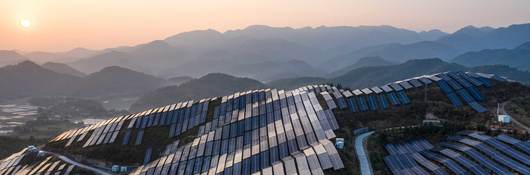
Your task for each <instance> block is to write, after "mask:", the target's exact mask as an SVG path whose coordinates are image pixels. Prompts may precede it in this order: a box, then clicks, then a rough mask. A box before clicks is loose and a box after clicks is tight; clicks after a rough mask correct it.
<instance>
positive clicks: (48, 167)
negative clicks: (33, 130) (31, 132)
mask: <svg viewBox="0 0 530 175" xmlns="http://www.w3.org/2000/svg"><path fill="white" fill-rule="evenodd" d="M25 153H26V149H24V150H22V151H21V152H19V153H16V154H14V155H12V156H10V157H8V158H6V159H4V160H2V162H0V175H11V174H48V175H70V174H71V173H72V171H73V170H74V168H76V166H75V165H72V164H69V163H66V162H63V161H61V160H59V159H57V158H54V157H52V156H48V157H45V158H43V160H42V161H39V162H34V164H28V163H27V161H21V160H22V159H23V158H24V157H25V156H26V154H25Z"/></svg>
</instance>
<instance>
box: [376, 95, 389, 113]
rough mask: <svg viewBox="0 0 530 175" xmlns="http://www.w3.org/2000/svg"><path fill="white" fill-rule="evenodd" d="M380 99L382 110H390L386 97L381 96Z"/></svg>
mask: <svg viewBox="0 0 530 175" xmlns="http://www.w3.org/2000/svg"><path fill="white" fill-rule="evenodd" d="M378 97H379V104H380V105H381V108H383V109H386V108H388V106H389V105H388V101H387V100H386V98H385V95H384V94H379V95H378Z"/></svg>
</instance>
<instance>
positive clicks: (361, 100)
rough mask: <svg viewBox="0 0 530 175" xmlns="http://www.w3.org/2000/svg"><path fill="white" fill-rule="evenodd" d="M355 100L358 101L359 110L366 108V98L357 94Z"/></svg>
mask: <svg viewBox="0 0 530 175" xmlns="http://www.w3.org/2000/svg"><path fill="white" fill-rule="evenodd" d="M357 102H358V103H357V104H359V110H361V111H363V112H364V111H367V110H368V105H367V104H366V100H365V99H364V97H363V96H358V97H357Z"/></svg>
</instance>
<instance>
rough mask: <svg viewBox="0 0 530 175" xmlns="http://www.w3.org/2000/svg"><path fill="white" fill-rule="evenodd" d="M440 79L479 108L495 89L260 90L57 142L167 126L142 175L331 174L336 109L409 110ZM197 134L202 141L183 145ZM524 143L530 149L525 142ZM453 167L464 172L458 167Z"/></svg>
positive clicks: (93, 128)
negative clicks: (415, 93)
mask: <svg viewBox="0 0 530 175" xmlns="http://www.w3.org/2000/svg"><path fill="white" fill-rule="evenodd" d="M433 82H437V83H436V84H438V85H439V86H440V87H441V88H442V90H443V91H444V92H446V91H447V92H446V94H451V93H452V94H453V95H454V96H455V97H456V99H458V98H457V94H458V95H460V96H461V97H462V98H464V100H465V101H466V102H467V103H468V104H469V105H470V106H472V107H473V106H475V107H474V109H479V108H480V107H481V106H480V104H478V102H477V101H481V100H482V99H483V97H482V95H481V94H480V92H479V91H478V89H477V88H476V87H477V86H490V85H491V82H490V80H489V79H488V78H486V77H484V76H481V75H479V74H472V73H462V72H457V73H443V74H437V75H429V76H420V77H414V78H411V79H407V80H402V81H396V82H393V83H389V84H386V85H383V86H375V87H371V88H364V89H355V90H347V89H338V88H336V87H334V86H330V85H310V86H305V87H301V88H298V89H295V90H292V91H283V90H276V89H261V90H252V91H246V92H237V93H234V94H231V95H227V96H223V97H217V98H207V99H202V100H198V101H193V100H190V101H185V102H180V103H176V104H171V105H167V106H163V107H159V108H154V109H149V110H146V111H143V112H139V113H135V114H130V115H123V116H116V117H113V118H110V119H108V120H104V121H101V122H98V123H96V124H94V125H90V126H88V127H84V128H79V129H73V130H69V131H66V132H64V133H62V134H59V135H58V136H56V137H54V138H52V139H51V140H50V143H54V144H55V145H59V146H64V147H76V148H81V149H84V148H87V147H96V146H99V145H106V144H117V145H124V146H131V147H135V146H139V145H143V144H144V143H143V140H144V136H145V135H146V134H145V133H146V132H150V129H151V128H154V129H158V128H164V129H167V130H168V133H167V137H168V138H170V139H173V140H174V142H173V143H172V144H169V145H166V150H165V151H164V152H163V154H162V156H160V157H153V155H155V154H154V153H153V151H154V149H152V148H151V147H148V148H147V150H145V156H144V160H143V162H144V166H142V168H139V169H137V171H136V173H137V174H152V173H155V174H175V173H177V174H191V173H193V174H217V173H227V174H254V173H263V174H285V173H286V174H293V173H294V174H296V173H299V174H305V173H312V174H322V173H323V171H324V170H327V169H334V170H337V169H341V168H343V167H344V165H343V163H342V160H341V159H340V156H339V154H338V152H337V150H336V149H335V147H334V144H333V143H332V142H331V141H330V140H331V139H334V138H335V137H336V136H335V133H334V130H336V129H338V128H339V124H338V122H337V120H336V119H335V116H334V113H333V110H349V111H350V112H368V111H378V110H384V109H387V108H389V107H391V106H402V105H406V104H409V103H411V99H410V98H409V96H408V95H407V94H406V91H409V90H412V89H414V88H421V87H424V86H427V85H431V84H433ZM442 86H443V87H442ZM448 96H449V95H448ZM450 99H451V97H450ZM192 129H193V130H192ZM190 134H192V136H195V137H194V140H192V141H189V142H188V143H184V142H181V141H180V140H179V139H180V136H182V135H186V136H188V135H190ZM150 139H151V138H150ZM117 141H119V142H117ZM417 144H418V145H414V144H413V145H412V146H411V147H410V148H408V147H406V148H408V149H424V148H422V147H421V146H422V144H425V143H422V142H420V143H417ZM517 144H519V145H523V146H522V147H525V148H526V146H525V144H524V143H517ZM423 146H428V145H423ZM529 148H530V147H529ZM507 151H510V150H507ZM528 151H530V149H528ZM423 152H424V151H423ZM406 155H407V156H402V157H400V156H394V157H390V158H388V159H389V160H385V161H389V162H394V161H398V162H403V163H404V164H395V165H393V166H394V167H395V168H397V169H405V170H404V171H410V172H416V173H423V172H434V173H439V174H444V171H445V170H444V169H443V168H437V167H436V166H434V165H436V164H434V163H428V162H427V161H425V160H429V159H431V158H432V157H437V156H439V155H436V154H428V156H427V155H423V154H418V153H417V152H408V153H406ZM437 160H443V159H437ZM416 161H421V162H422V163H419V164H418V163H415V162H416ZM447 162H451V161H446V162H445V163H446V164H448V163H447ZM290 167H293V168H290ZM294 167H296V168H294ZM422 167H427V168H422ZM452 168H453V169H454V170H455V171H456V170H459V169H458V167H457V166H452ZM453 169H451V170H453Z"/></svg>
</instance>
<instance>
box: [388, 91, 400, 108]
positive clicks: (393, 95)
mask: <svg viewBox="0 0 530 175" xmlns="http://www.w3.org/2000/svg"><path fill="white" fill-rule="evenodd" d="M387 95H388V98H389V99H390V103H392V105H394V106H397V105H399V104H401V103H399V100H398V98H397V96H396V93H394V92H389V93H388V94H387Z"/></svg>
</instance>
